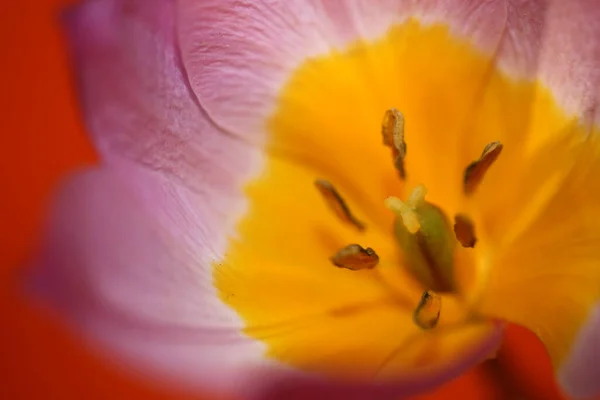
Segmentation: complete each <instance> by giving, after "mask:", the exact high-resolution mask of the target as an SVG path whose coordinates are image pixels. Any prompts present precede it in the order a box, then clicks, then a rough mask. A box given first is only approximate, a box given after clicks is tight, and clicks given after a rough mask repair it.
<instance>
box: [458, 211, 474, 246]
mask: <svg viewBox="0 0 600 400" xmlns="http://www.w3.org/2000/svg"><path fill="white" fill-rule="evenodd" d="M454 234H455V235H456V239H457V240H458V241H459V242H460V244H461V245H462V246H463V247H475V243H477V238H476V237H475V226H474V225H473V221H471V219H470V218H469V217H467V216H466V215H464V214H456V216H455V217H454Z"/></svg>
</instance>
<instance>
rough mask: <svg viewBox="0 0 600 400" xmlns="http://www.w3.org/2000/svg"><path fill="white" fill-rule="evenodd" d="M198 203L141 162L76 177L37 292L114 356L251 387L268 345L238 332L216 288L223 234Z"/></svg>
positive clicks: (213, 382) (58, 209)
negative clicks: (215, 270)
mask: <svg viewBox="0 0 600 400" xmlns="http://www.w3.org/2000/svg"><path fill="white" fill-rule="evenodd" d="M134 175H135V176H134ZM131 182H136V186H135V187H132V186H131ZM203 200H204V198H203V197H202V196H198V195H195V194H193V193H192V192H191V191H190V190H189V189H186V188H185V187H183V186H179V185H177V184H176V183H174V182H173V181H170V180H168V179H166V178H164V177H162V176H161V175H160V174H158V173H154V172H150V171H147V170H144V169H142V168H139V167H131V168H130V169H129V170H128V172H127V176H124V173H123V169H122V168H119V170H116V169H114V168H110V169H101V170H95V171H90V172H85V173H82V174H79V175H78V176H76V177H75V178H74V179H73V180H72V181H71V182H70V183H69V184H68V185H67V186H66V187H65V188H64V190H63V191H62V192H61V193H60V196H59V198H58V200H57V202H56V205H55V207H54V209H53V213H52V219H51V220H50V223H49V225H48V230H47V234H46V240H45V242H44V246H43V248H42V251H41V253H40V255H39V257H38V258H37V262H36V264H38V265H37V266H36V267H37V269H36V270H35V274H36V275H35V276H34V285H33V289H34V294H35V295H37V296H40V297H42V298H43V299H44V300H45V301H46V302H49V303H50V304H51V305H52V306H53V308H55V309H57V310H58V311H60V312H61V313H62V314H63V315H64V316H66V317H67V318H68V319H69V320H70V322H71V323H73V324H74V325H75V326H76V327H77V328H78V329H79V330H80V331H81V332H82V333H83V334H84V336H91V337H93V338H95V339H96V340H98V341H100V342H101V343H103V344H104V345H105V346H108V347H109V348H111V349H112V352H111V353H109V354H110V356H111V357H115V358H116V359H117V361H124V362H127V363H135V364H136V365H135V366H136V368H137V369H142V370H147V371H148V372H159V373H160V374H161V375H162V379H164V380H167V381H169V380H171V381H184V382H186V383H187V384H188V385H191V386H193V387H196V386H200V387H207V388H210V389H215V390H216V389H219V390H224V389H228V388H230V387H231V386H233V387H234V388H235V389H236V390H248V387H247V385H246V384H245V383H244V379H245V376H246V374H247V373H248V370H251V369H253V368H256V367H258V366H259V365H261V364H262V363H263V360H264V359H263V351H264V348H263V347H264V346H263V345H262V344H260V343H258V342H256V341H253V340H250V339H249V338H246V337H245V336H244V335H242V334H241V333H240V331H241V329H242V326H243V323H242V321H241V320H240V319H239V317H238V316H237V315H236V314H235V313H234V312H233V311H232V310H231V309H229V308H228V307H227V306H225V305H224V304H223V303H222V302H221V301H220V300H219V298H218V296H217V294H216V289H215V288H214V287H213V285H212V266H211V261H212V260H213V259H218V257H219V253H220V250H221V249H219V247H220V246H221V245H222V243H220V242H224V241H225V238H222V237H221V235H220V234H219V232H214V231H213V230H212V228H213V227H214V225H213V224H212V222H213V219H214V218H215V214H217V213H218V212H219V211H218V210H217V209H216V208H211V207H206V204H203ZM238 386H239V387H238Z"/></svg>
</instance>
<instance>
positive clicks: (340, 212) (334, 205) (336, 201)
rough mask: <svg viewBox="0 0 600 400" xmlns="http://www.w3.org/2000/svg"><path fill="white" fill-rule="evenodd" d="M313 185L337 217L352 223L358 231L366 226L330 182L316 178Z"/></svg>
mask: <svg viewBox="0 0 600 400" xmlns="http://www.w3.org/2000/svg"><path fill="white" fill-rule="evenodd" d="M315 186H316V187H317V189H319V192H321V194H322V195H323V198H324V199H325V201H326V202H327V204H328V205H329V207H330V208H331V209H332V210H333V212H334V213H335V214H336V215H337V216H338V218H339V219H341V220H342V221H344V222H346V223H349V224H352V225H354V226H355V227H356V228H357V229H358V230H359V231H362V230H364V229H365V228H366V226H365V224H364V223H362V222H361V221H359V220H358V219H357V218H356V217H355V216H354V215H353V214H352V212H350V208H349V207H348V205H347V204H346V202H345V201H344V199H343V198H342V196H341V195H340V194H339V193H338V191H337V190H336V189H335V187H333V185H332V184H331V182H329V181H326V180H324V179H317V180H316V181H315Z"/></svg>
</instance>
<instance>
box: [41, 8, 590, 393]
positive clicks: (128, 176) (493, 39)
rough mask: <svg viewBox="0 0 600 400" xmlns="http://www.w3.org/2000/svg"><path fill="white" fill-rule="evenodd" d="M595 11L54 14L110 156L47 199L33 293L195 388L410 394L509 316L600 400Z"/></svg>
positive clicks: (473, 359) (120, 355)
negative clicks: (61, 20) (51, 202)
mask: <svg viewBox="0 0 600 400" xmlns="http://www.w3.org/2000/svg"><path fill="white" fill-rule="evenodd" d="M599 20H600V3H598V2H596V1H594V0H569V1H562V0H556V1H542V0H530V1H529V0H528V1H525V0H508V1H499V0H498V1H496V0H489V1H480V0H423V1H416V0H413V1H409V0H406V1H401V0H380V1H376V0H354V1H352V0H348V1H341V0H327V1H318V0H306V1H301V0H282V1H258V0H256V1H254V0H247V1H245V0H235V1H234V0H180V1H174V0H173V1H169V0H162V1H161V0H152V1H150V0H143V1H142V0H140V1H135V0H105V1H103V0H97V1H91V0H90V1H86V2H84V3H83V4H82V5H80V6H78V7H77V8H76V9H74V10H73V11H72V12H71V13H70V14H69V15H68V16H67V18H66V23H67V26H68V34H69V38H70V41H71V43H72V49H73V54H74V56H75V60H76V70H77V73H78V78H79V87H80V91H81V97H82V103H83V106H84V111H85V118H86V122H87V125H88V128H89V131H90V133H91V135H92V139H93V141H94V143H95V145H96V147H97V150H98V152H99V154H100V156H101V159H102V163H101V165H100V166H99V167H97V168H94V169H92V170H87V171H83V172H80V173H78V174H77V175H76V176H75V177H73V178H72V179H71V180H70V181H69V182H68V183H67V184H66V185H65V187H63V188H62V190H61V192H60V194H59V195H58V198H57V200H56V202H55V206H54V209H53V212H52V217H51V218H50V223H49V225H48V232H47V235H46V240H45V242H44V246H43V249H42V251H41V252H40V255H39V257H38V258H37V260H38V263H39V264H40V265H38V266H37V268H36V269H35V271H36V273H35V279H34V280H33V281H34V285H33V287H34V288H35V290H37V291H38V292H37V293H38V295H39V296H40V297H42V298H44V299H46V300H47V301H48V302H49V304H51V305H52V306H53V307H54V308H55V309H56V310H58V311H60V312H61V313H62V314H63V315H64V316H65V317H66V318H67V319H68V320H69V321H70V322H71V323H73V324H74V325H75V326H76V327H77V328H78V329H79V331H80V332H83V333H85V334H86V335H89V336H92V337H93V338H94V339H93V340H94V341H95V342H94V343H100V344H101V345H102V347H103V348H105V349H108V353H107V354H110V355H111V357H115V358H117V359H118V360H119V361H121V362H125V363H127V365H130V366H133V367H135V368H137V369H139V370H141V371H145V372H148V373H150V374H152V375H151V376H153V377H158V378H162V379H163V380H165V381H168V382H177V383H181V384H185V385H188V386H189V387H192V388H197V389H206V390H211V391H216V392H223V393H233V394H241V395H245V396H254V395H260V394H264V393H265V390H267V389H269V388H271V389H272V388H277V389H276V390H279V392H280V393H282V392H281V391H282V390H285V389H284V388H288V389H289V391H290V392H287V396H291V393H294V394H296V395H299V396H301V395H306V396H308V394H307V393H308V392H309V391H310V390H312V391H313V394H314V391H316V392H317V393H320V394H322V395H323V396H333V395H334V394H340V393H345V394H346V396H347V397H345V398H355V397H356V398H359V397H361V396H362V397H364V398H376V396H381V397H380V398H385V396H387V395H409V394H413V393H415V392H417V391H419V390H424V389H426V388H428V387H430V386H431V385H434V384H438V383H440V382H442V381H443V380H444V379H449V378H451V377H454V376H456V375H457V374H459V373H460V371H462V370H464V369H465V368H467V367H469V366H471V365H474V364H475V363H477V362H480V361H482V360H483V359H485V358H487V357H493V356H494V351H495V349H496V348H497V345H498V343H499V339H500V337H501V334H502V321H511V322H514V323H518V324H521V325H524V326H526V327H528V328H530V329H531V330H532V331H533V332H535V333H536V334H537V335H538V336H539V337H540V338H541V340H542V341H543V343H544V344H545V345H546V347H547V349H548V352H549V354H550V356H551V359H552V361H553V364H554V366H555V368H556V370H557V372H558V377H559V382H560V383H561V384H562V386H563V388H565V389H566V390H567V392H569V393H571V394H573V395H577V396H587V395H592V394H594V393H596V392H598V389H599V388H600V380H599V379H597V378H598V373H597V372H596V369H595V365H596V364H597V360H598V357H597V355H598V350H597V349H598V344H597V343H598V339H597V337H598V336H597V335H598V329H600V317H599V316H598V315H599V314H598V311H597V310H598V309H597V306H596V304H597V301H598V299H599V296H600V181H599V180H598V174H600V158H599V152H600V140H599V139H598V136H597V135H598V133H599V132H598V125H597V123H598V116H599V113H598V112H596V109H595V101H596V99H597V95H598V94H599V93H598V88H599V86H598V78H599V75H600V45H599V43H600V24H598V23H597V22H598V21H599ZM350 382H351V383H350ZM273 390H275V389H273ZM352 396H354V397H352ZM287 398H290V397H287ZM377 398H379V397H377Z"/></svg>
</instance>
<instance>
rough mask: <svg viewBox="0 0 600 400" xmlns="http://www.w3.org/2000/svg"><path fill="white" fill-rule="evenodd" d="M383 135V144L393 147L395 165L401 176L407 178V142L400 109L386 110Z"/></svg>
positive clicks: (382, 129) (382, 127)
mask: <svg viewBox="0 0 600 400" xmlns="http://www.w3.org/2000/svg"><path fill="white" fill-rule="evenodd" d="M381 135H382V136H383V144H384V145H386V146H388V147H390V148H391V149H392V157H393V159H394V167H396V169H397V170H398V173H399V174H400V178H402V179H405V178H406V171H405V170H404V157H406V142H405V141H404V115H402V113H401V112H400V111H398V110H396V109H395V108H390V109H389V110H387V111H386V112H385V114H384V115H383V121H382V122H381Z"/></svg>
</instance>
